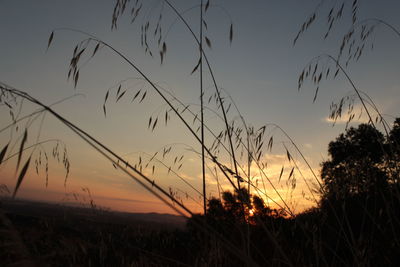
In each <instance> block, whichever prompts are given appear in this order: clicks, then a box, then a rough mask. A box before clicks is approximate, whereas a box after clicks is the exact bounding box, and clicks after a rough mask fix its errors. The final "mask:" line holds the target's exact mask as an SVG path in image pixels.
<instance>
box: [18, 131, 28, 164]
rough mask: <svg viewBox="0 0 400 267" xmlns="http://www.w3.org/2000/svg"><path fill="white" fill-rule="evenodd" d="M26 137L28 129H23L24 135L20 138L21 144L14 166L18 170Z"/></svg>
mask: <svg viewBox="0 0 400 267" xmlns="http://www.w3.org/2000/svg"><path fill="white" fill-rule="evenodd" d="M27 139H28V129H25V132H24V137H23V138H22V141H21V145H20V146H19V152H18V160H17V168H16V170H18V168H19V164H20V163H21V158H22V153H23V151H24V146H25V143H26V140H27Z"/></svg>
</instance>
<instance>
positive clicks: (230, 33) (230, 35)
mask: <svg viewBox="0 0 400 267" xmlns="http://www.w3.org/2000/svg"><path fill="white" fill-rule="evenodd" d="M232 41H233V24H231V27H230V29H229V43H231V44H232Z"/></svg>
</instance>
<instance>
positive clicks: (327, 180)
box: [321, 124, 388, 199]
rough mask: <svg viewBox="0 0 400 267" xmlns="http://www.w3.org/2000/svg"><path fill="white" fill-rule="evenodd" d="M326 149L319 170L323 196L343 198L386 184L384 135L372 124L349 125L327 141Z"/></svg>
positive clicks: (381, 188)
mask: <svg viewBox="0 0 400 267" xmlns="http://www.w3.org/2000/svg"><path fill="white" fill-rule="evenodd" d="M328 153H329V156H330V159H329V160H327V161H325V162H323V163H322V171H321V178H322V181H323V185H324V191H325V195H324V197H325V198H335V199H344V198H346V197H350V196H354V195H356V194H364V193H368V194H371V193H374V192H377V191H380V190H384V189H385V188H386V187H387V184H388V176H387V173H386V171H385V168H383V165H384V156H385V155H386V151H385V138H384V136H383V134H382V133H381V132H380V131H378V130H377V129H375V128H374V127H373V126H371V125H369V124H361V125H359V126H358V128H353V127H351V128H350V129H348V130H347V131H346V133H345V134H340V135H339V137H337V138H336V140H335V141H332V142H330V143H329V148H328Z"/></svg>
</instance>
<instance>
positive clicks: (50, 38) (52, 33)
mask: <svg viewBox="0 0 400 267" xmlns="http://www.w3.org/2000/svg"><path fill="white" fill-rule="evenodd" d="M53 38H54V31H52V32H51V34H50V37H49V41H48V42H47V49H49V47H50V45H51V42H52V41H53Z"/></svg>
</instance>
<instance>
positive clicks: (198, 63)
mask: <svg viewBox="0 0 400 267" xmlns="http://www.w3.org/2000/svg"><path fill="white" fill-rule="evenodd" d="M200 63H201V58H200V59H199V62H197V65H196V66H195V67H194V68H193V70H192V72H191V73H190V75H192V74H193V73H194V72H195V71H196V70H197V69H198V68H199V66H200Z"/></svg>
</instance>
